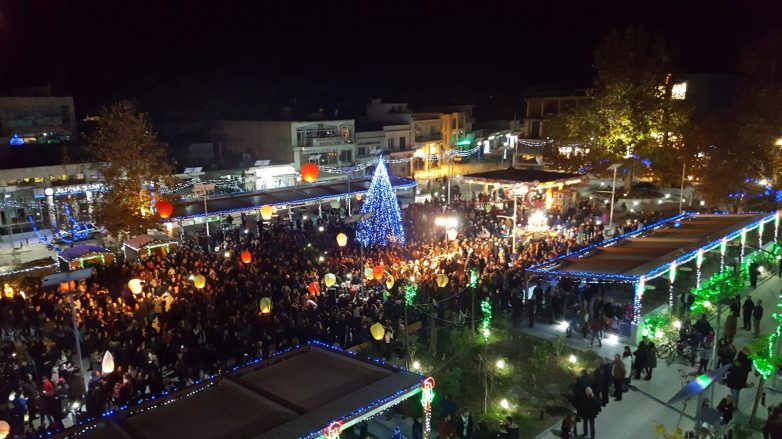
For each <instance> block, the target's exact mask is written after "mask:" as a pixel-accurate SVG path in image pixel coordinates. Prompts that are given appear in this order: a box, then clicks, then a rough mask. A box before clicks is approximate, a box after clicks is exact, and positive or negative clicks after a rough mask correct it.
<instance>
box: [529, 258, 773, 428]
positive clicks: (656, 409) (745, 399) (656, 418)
mask: <svg viewBox="0 0 782 439" xmlns="http://www.w3.org/2000/svg"><path fill="white" fill-rule="evenodd" d="M781 290H782V279H780V278H779V277H777V275H776V273H775V274H774V275H773V276H771V275H767V276H766V277H764V278H762V279H761V280H760V281H759V282H758V287H757V288H756V289H755V290H754V291H752V292H751V296H752V300H753V301H755V302H757V300H758V299H762V300H763V309H764V312H763V318H762V319H761V323H760V333H761V335H763V334H769V333H770V332H771V331H772V330H773V329H774V328H776V321H775V320H774V319H773V318H772V316H771V314H772V313H774V312H776V311H777V309H776V304H777V302H778V300H779V293H780V291H781ZM744 296H746V293H745V294H744ZM723 324H724V319H723ZM740 324H741V322H740V321H739V326H740ZM714 325H715V322H712V326H714ZM715 329H716V328H715ZM524 332H526V333H529V334H531V335H535V336H537V337H541V338H546V339H551V338H554V337H555V336H557V335H558V334H560V333H561V331H560V330H559V329H558V327H557V326H556V325H551V326H550V325H545V324H543V325H540V324H536V325H535V327H534V328H532V329H529V328H526V327H524ZM566 340H567V343H566V344H567V345H568V346H569V347H571V348H575V349H579V350H589V349H590V348H589V345H588V343H585V342H584V341H583V339H582V338H581V336H580V335H577V334H574V335H573V336H572V337H571V338H568V339H566ZM753 340H755V338H754V336H753V335H752V332H750V331H745V330H743V329H739V330H738V332H737V333H736V338H735V340H734V344H735V346H736V349H737V350H741V348H742V347H744V346H745V345H747V344H749V343H751V342H752V341H753ZM623 347H624V345H623V344H622V343H621V342H620V343H617V344H615V345H611V344H610V342H609V341H608V340H604V341H603V347H602V348H594V349H592V350H593V351H594V352H596V353H598V354H599V355H601V356H604V357H607V358H610V359H613V356H614V354H616V353H621V351H622V349H623ZM631 348H632V349H633V350H635V347H634V346H632V345H631ZM680 370H681V371H684V372H685V373H691V372H692V373H694V372H695V371H697V368H692V367H690V365H689V364H684V363H683V362H681V361H676V362H674V363H673V364H671V366H668V365H666V363H665V361H663V360H660V359H658V360H657V368H656V369H654V373H653V378H652V379H651V380H649V381H645V380H639V381H637V380H633V382H632V386H633V389H632V390H630V392H628V393H625V394H624V396H623V399H622V401H614V400H613V398H612V399H611V401H610V402H609V404H608V405H607V406H606V407H604V408H603V411H602V412H601V413H600V414H599V415H598V417H597V419H596V420H595V430H596V431H597V437H601V438H619V437H627V438H633V439H644V438H655V437H656V436H655V434H654V423H655V422H659V423H660V424H662V425H664V426H665V427H666V428H667V429H668V430H669V431H670V430H672V429H674V428H676V426H677V425H679V426H680V427H681V428H682V429H684V430H688V429H691V428H692V426H693V420H692V417H694V416H695V408H696V405H697V403H698V400H697V398H692V399H691V400H690V401H689V402H687V403H686V404H684V403H677V404H674V405H673V406H668V405H666V402H667V401H668V400H669V399H670V398H671V397H672V396H673V395H674V394H675V393H676V392H678V391H679V389H681V388H682V387H683V386H684V383H683V382H682V378H681V374H680ZM748 381H749V382H750V383H751V386H752V387H751V388H748V389H746V390H743V391H742V392H741V395H740V397H739V404H738V408H737V411H739V412H741V413H742V414H744V415H746V416H749V415H750V414H751V413H752V407H753V405H754V403H755V393H756V389H757V386H758V381H759V380H758V378H757V377H755V376H754V374H753V373H750V375H749V379H748ZM773 382H774V380H773V378H772V379H771V380H769V383H767V386H766V389H768V385H771V383H773ZM713 385H715V386H716V387H715V389H714V401H715V402H714V404H713V405H712V406H716V404H717V403H719V401H720V400H721V399H722V398H724V397H725V396H727V395H729V394H730V390H729V389H728V388H727V387H726V386H725V385H722V384H719V383H715V384H713ZM708 394H709V390H707V391H706V392H705V396H706V397H708ZM780 402H782V393H779V392H774V391H772V390H766V406H770V405H773V404H779V403H780ZM757 417H758V418H759V419H765V418H766V407H763V406H762V405H759V406H758V412H757ZM553 430H556V431H557V432H558V431H559V422H557V424H556V425H554V426H552V427H551V428H550V429H548V430H547V431H545V432H544V433H542V434H540V435H539V436H538V438H541V439H543V438H553V437H558V436H556V433H554V431H553ZM580 433H583V431H582V430H581V426H579V434H580ZM758 437H759V436H758Z"/></svg>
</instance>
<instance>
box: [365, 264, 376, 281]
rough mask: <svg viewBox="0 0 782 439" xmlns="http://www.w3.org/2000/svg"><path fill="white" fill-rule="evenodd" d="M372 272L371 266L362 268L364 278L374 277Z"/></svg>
mask: <svg viewBox="0 0 782 439" xmlns="http://www.w3.org/2000/svg"><path fill="white" fill-rule="evenodd" d="M372 273H373V271H372V267H367V268H365V269H364V277H365V278H367V279H372V278H373V277H374V275H373V274H372Z"/></svg>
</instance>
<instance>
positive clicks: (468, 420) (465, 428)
mask: <svg viewBox="0 0 782 439" xmlns="http://www.w3.org/2000/svg"><path fill="white" fill-rule="evenodd" d="M472 430H473V423H472V413H470V411H469V410H467V409H463V410H462V411H461V413H459V414H458V415H457V416H456V437H458V438H459V439H470V438H471V437H472Z"/></svg>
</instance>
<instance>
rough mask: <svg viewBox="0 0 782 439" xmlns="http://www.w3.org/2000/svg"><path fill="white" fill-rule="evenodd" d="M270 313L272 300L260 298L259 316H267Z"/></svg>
mask: <svg viewBox="0 0 782 439" xmlns="http://www.w3.org/2000/svg"><path fill="white" fill-rule="evenodd" d="M270 312H272V299H270V298H268V297H261V314H269V313H270Z"/></svg>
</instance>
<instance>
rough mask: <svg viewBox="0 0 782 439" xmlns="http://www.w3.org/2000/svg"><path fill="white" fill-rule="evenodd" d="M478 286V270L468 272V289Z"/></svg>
mask: <svg viewBox="0 0 782 439" xmlns="http://www.w3.org/2000/svg"><path fill="white" fill-rule="evenodd" d="M477 286H478V270H476V269H474V268H473V269H471V270H470V288H476V287H477Z"/></svg>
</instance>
